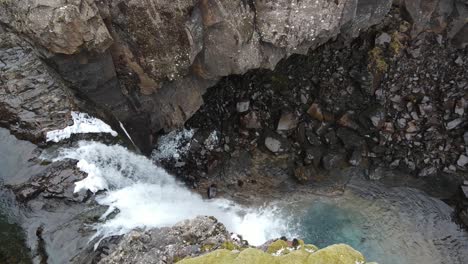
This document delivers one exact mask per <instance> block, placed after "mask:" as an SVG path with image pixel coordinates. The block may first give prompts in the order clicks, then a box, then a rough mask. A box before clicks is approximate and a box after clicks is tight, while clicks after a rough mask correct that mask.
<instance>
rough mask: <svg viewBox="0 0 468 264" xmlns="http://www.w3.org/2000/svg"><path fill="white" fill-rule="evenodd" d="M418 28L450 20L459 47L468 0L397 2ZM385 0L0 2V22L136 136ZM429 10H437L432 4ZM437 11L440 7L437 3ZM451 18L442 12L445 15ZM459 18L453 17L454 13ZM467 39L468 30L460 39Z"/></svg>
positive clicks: (349, 30)
mask: <svg viewBox="0 0 468 264" xmlns="http://www.w3.org/2000/svg"><path fill="white" fill-rule="evenodd" d="M399 2H401V3H400V5H401V6H402V8H405V10H406V13H407V14H408V16H410V18H411V19H412V21H414V23H415V28H414V31H415V32H419V31H421V30H424V29H426V28H427V27H428V25H429V24H431V23H432V24H434V23H433V22H434V21H433V20H431V18H432V17H434V16H433V14H434V13H437V15H438V16H437V19H436V22H439V24H440V26H441V27H447V26H450V28H451V31H450V32H451V33H450V34H451V35H452V36H454V41H455V40H456V42H457V43H456V44H457V45H459V46H463V45H464V44H463V43H466V40H465V39H463V38H464V37H463V36H466V34H465V35H463V32H465V31H466V21H465V20H464V19H462V18H463V14H464V12H465V11H466V5H465V4H463V3H462V2H461V1H455V0H443V1H429V2H430V3H426V2H424V3H422V2H417V1H416V2H414V1H399ZM391 4H392V1H390V0H372V1H368V0H336V1H331V0H320V1H315V0H303V1H293V0H274V1H264V0H237V1H231V0H190V1H187V0H176V1H165V0H149V1H143V0H128V1H127V0H100V1H97V0H96V1H95V0H72V1H66V0H57V1H50V0H36V1H32V0H20V1H13V0H2V1H0V5H1V7H2V8H0V25H2V27H4V28H5V29H6V30H8V31H11V32H14V33H15V34H18V35H20V36H21V37H23V38H25V39H27V40H29V41H30V42H31V43H32V45H33V46H34V47H35V49H36V50H37V51H38V53H40V54H41V56H42V58H43V59H44V60H45V61H47V63H48V64H49V65H51V66H52V67H53V68H54V69H55V70H56V71H57V72H58V73H59V75H60V76H61V78H63V79H64V80H65V81H66V82H67V83H68V85H69V86H70V87H71V88H72V89H74V90H75V91H77V92H78V94H79V95H80V96H82V97H83V98H86V99H88V100H90V101H92V102H93V103H95V104H96V105H98V106H99V107H101V108H104V110H107V111H109V112H110V113H112V114H114V116H115V117H117V119H119V120H120V121H122V122H123V123H124V124H125V125H126V126H127V127H128V128H129V130H130V134H132V135H134V136H135V138H137V139H138V140H139V141H140V142H137V144H139V145H140V146H148V145H149V143H151V138H152V137H151V134H154V133H155V132H158V131H160V130H165V131H167V130H170V129H172V128H174V127H177V126H180V125H181V124H182V123H183V122H185V121H186V120H187V119H188V118H189V117H190V116H191V115H193V113H194V112H195V111H196V110H197V109H198V108H199V107H200V105H201V104H202V103H203V100H202V95H203V93H204V92H205V90H206V88H207V87H209V86H212V85H213V84H215V83H216V82H217V81H218V80H219V79H220V78H221V77H223V76H227V75H231V74H242V73H245V72H247V71H248V70H250V69H255V68H273V67H274V66H275V65H276V64H277V62H278V61H279V60H280V59H282V58H284V57H287V56H288V55H290V54H293V53H306V52H307V50H308V49H310V48H315V47H317V46H319V45H320V44H323V43H324V42H326V41H328V40H330V39H332V38H335V37H337V36H338V35H340V36H342V37H343V38H344V39H351V38H352V37H354V36H356V35H357V34H358V33H359V32H360V31H361V30H363V29H366V28H368V27H370V26H371V25H373V24H376V23H378V22H379V21H380V20H381V19H382V18H383V17H384V15H385V14H386V13H387V12H388V11H389V9H390V7H391ZM434 10H438V11H437V12H436V11H434ZM440 10H442V11H440ZM452 13H453V14H455V15H453V16H452V17H455V19H452V20H450V21H449V20H447V17H448V16H450V15H451V14H452ZM457 18H458V19H457ZM465 38H466V37H465Z"/></svg>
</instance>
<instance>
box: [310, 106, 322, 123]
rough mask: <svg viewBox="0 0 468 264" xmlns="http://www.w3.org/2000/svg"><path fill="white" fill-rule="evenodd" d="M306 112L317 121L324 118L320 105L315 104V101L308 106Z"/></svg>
mask: <svg viewBox="0 0 468 264" xmlns="http://www.w3.org/2000/svg"><path fill="white" fill-rule="evenodd" d="M307 113H308V114H309V115H310V116H311V117H312V118H314V119H316V120H318V121H323V120H324V117H323V113H322V109H321V108H320V106H319V105H318V104H317V103H313V104H312V105H311V106H310V107H309V110H307Z"/></svg>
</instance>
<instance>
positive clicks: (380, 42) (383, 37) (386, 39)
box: [375, 32, 392, 46]
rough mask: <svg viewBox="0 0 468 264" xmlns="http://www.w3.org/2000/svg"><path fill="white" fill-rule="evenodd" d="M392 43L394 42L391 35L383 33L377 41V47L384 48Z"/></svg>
mask: <svg viewBox="0 0 468 264" xmlns="http://www.w3.org/2000/svg"><path fill="white" fill-rule="evenodd" d="M390 41H392V37H391V36H390V35H389V34H387V33H385V32H383V33H382V34H380V35H379V36H378V37H377V38H376V39H375V45H382V46H383V45H385V44H387V43H390Z"/></svg>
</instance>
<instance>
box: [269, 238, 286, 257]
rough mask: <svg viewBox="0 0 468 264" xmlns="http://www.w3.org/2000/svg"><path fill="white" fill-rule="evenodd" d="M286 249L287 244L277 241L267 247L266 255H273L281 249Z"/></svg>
mask: <svg viewBox="0 0 468 264" xmlns="http://www.w3.org/2000/svg"><path fill="white" fill-rule="evenodd" d="M287 247H288V242H286V241H284V240H281V239H278V240H276V241H275V242H273V243H271V244H270V246H268V249H267V251H266V252H267V253H268V254H274V253H276V252H278V250H280V249H282V248H287Z"/></svg>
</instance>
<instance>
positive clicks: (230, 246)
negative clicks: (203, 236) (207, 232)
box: [221, 241, 239, 250]
mask: <svg viewBox="0 0 468 264" xmlns="http://www.w3.org/2000/svg"><path fill="white" fill-rule="evenodd" d="M221 248H223V249H227V250H238V249H239V247H238V246H237V245H235V244H234V243H232V242H229V241H225V242H223V244H221Z"/></svg>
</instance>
